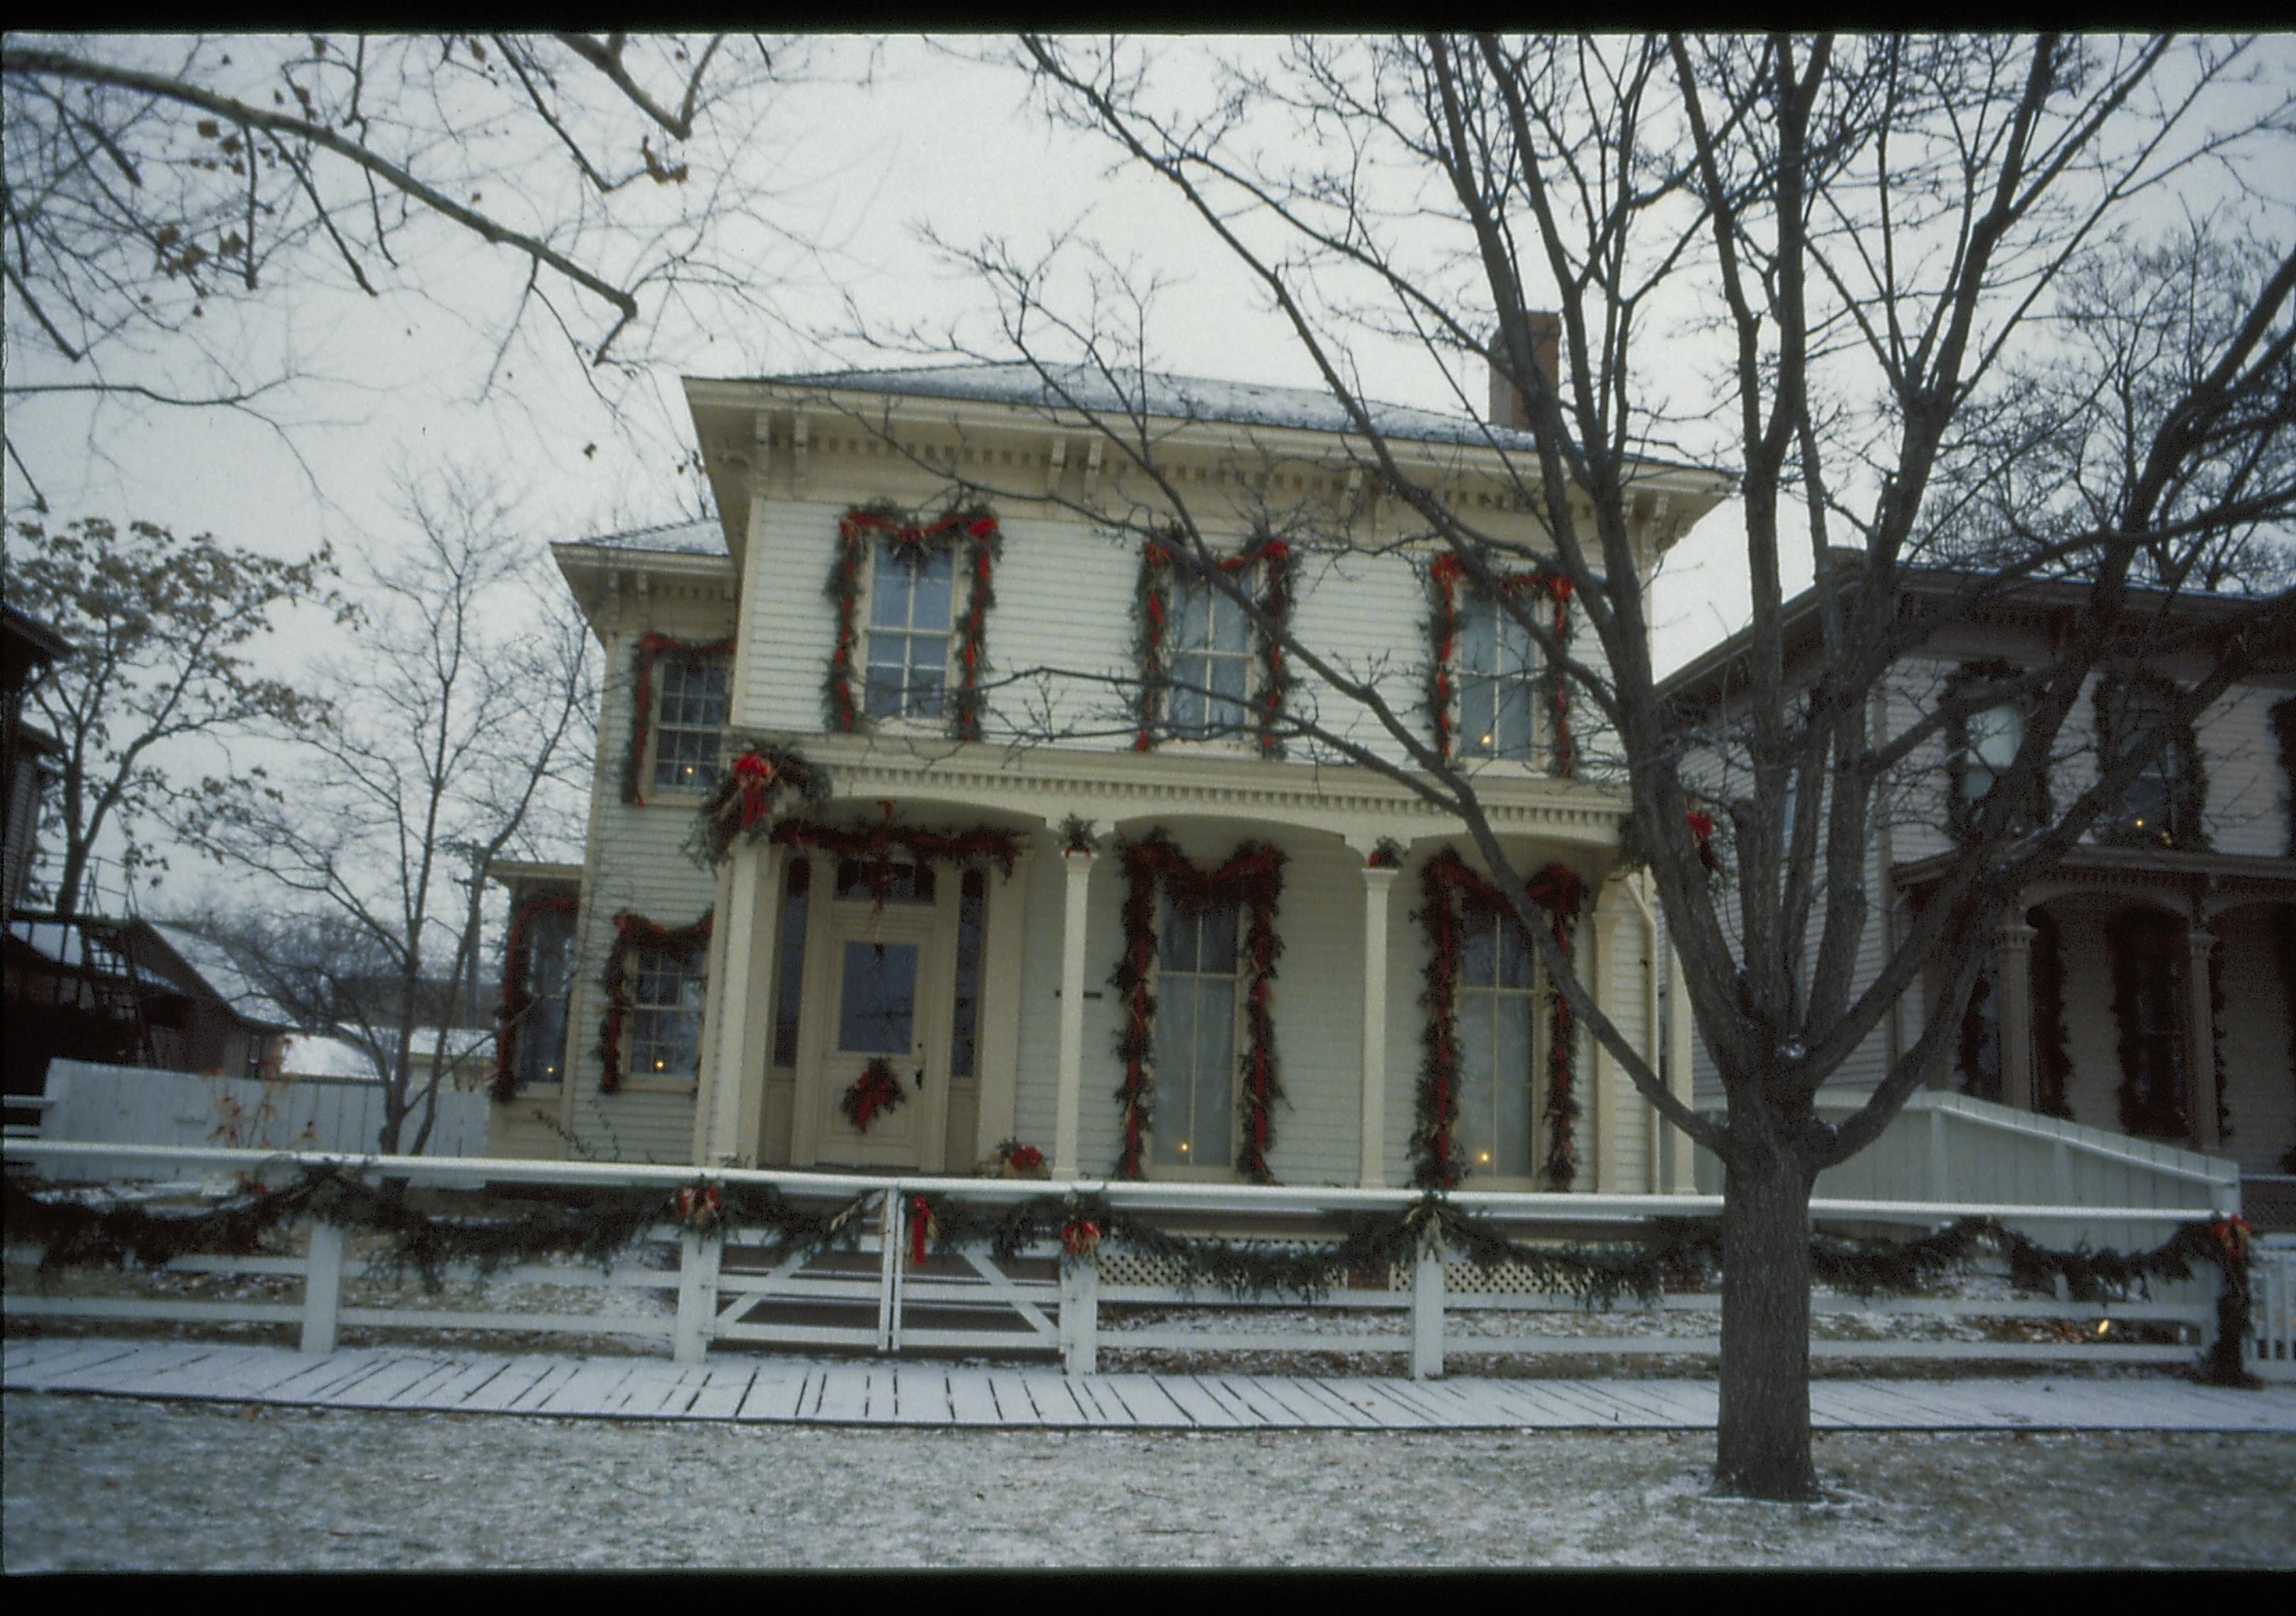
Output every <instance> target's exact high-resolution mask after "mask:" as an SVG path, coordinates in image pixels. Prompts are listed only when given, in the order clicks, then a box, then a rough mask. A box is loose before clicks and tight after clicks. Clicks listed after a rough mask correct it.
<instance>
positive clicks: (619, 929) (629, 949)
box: [598, 910, 709, 1095]
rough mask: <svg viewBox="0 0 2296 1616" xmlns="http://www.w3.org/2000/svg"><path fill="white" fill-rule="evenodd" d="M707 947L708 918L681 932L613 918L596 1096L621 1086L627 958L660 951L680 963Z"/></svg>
mask: <svg viewBox="0 0 2296 1616" xmlns="http://www.w3.org/2000/svg"><path fill="white" fill-rule="evenodd" d="M706 947H709V915H708V914H707V913H704V914H703V915H702V916H701V919H700V920H697V921H695V922H694V923H693V924H692V925H690V926H687V927H685V928H684V929H683V930H678V931H673V930H671V929H670V928H669V927H668V926H658V925H656V924H654V923H653V922H652V921H650V920H648V919H646V918H645V916H644V915H633V914H631V913H629V912H628V911H627V910H624V911H623V912H622V913H621V914H619V915H615V916H614V946H613V947H611V948H610V949H608V950H607V952H606V975H605V980H604V982H603V987H604V988H605V990H606V1013H605V1016H604V1018H603V1020H602V1021H600V1022H599V1024H598V1092H599V1093H601V1094H609V1095H610V1094H613V1093H614V1092H616V1091H617V1090H619V1088H620V1087H621V1086H622V1023H623V1022H624V1021H627V1019H628V1018H629V1013H630V985H629V972H630V956H632V955H634V954H635V953H636V952H637V951H638V950H639V949H640V948H659V949H660V950H662V951H663V952H665V953H669V954H675V955H676V956H678V957H679V958H681V959H691V958H693V956H694V955H695V954H696V953H698V952H699V951H700V950H701V949H703V948H706Z"/></svg>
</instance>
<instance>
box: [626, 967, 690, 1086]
mask: <svg viewBox="0 0 2296 1616" xmlns="http://www.w3.org/2000/svg"><path fill="white" fill-rule="evenodd" d="M708 971H709V950H707V949H706V948H693V949H690V950H678V949H670V948H641V949H639V950H638V951H637V956H636V958H635V960H634V961H633V962H632V964H631V976H632V982H631V988H632V991H631V994H630V1071H631V1072H632V1074H633V1075H635V1076H636V1077H638V1078H640V1079H646V1078H653V1079H662V1080H665V1081H667V1080H669V1079H685V1080H686V1081H688V1082H694V1081H698V1080H699V1079H700V1078H701V994H702V987H703V983H704V981H705V980H706V978H707V973H708Z"/></svg>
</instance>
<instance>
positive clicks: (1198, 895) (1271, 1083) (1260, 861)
mask: <svg viewBox="0 0 2296 1616" xmlns="http://www.w3.org/2000/svg"><path fill="white" fill-rule="evenodd" d="M1119 857H1121V858H1122V860H1123V864H1124V880H1125V892H1124V910H1123V917H1122V918H1123V926H1124V953H1123V956H1122V957H1121V958H1119V960H1118V962H1117V966H1116V970H1115V972H1114V973H1113V974H1111V976H1110V978H1109V985H1110V986H1111V987H1112V988H1115V989H1116V992H1117V997H1119V999H1121V1000H1122V1001H1123V1005H1124V1024H1123V1026H1122V1028H1121V1029H1119V1031H1118V1034H1117V1044H1116V1054H1117V1058H1118V1059H1119V1061H1121V1062H1123V1063H1124V1081H1123V1083H1122V1084H1121V1085H1120V1086H1119V1087H1118V1089H1117V1091H1116V1099H1117V1103H1119V1105H1120V1106H1121V1107H1122V1108H1123V1146H1122V1150H1121V1153H1120V1154H1119V1156H1118V1159H1117V1164H1116V1176H1117V1177H1119V1178H1137V1177H1140V1176H1141V1162H1140V1152H1141V1147H1142V1144H1143V1143H1144V1140H1145V1138H1146V1136H1147V1133H1148V1128H1149V1123H1150V1119H1151V1113H1152V1109H1153V1105H1152V1101H1153V1093H1152V1091H1153V1079H1152V1076H1151V1073H1152V1068H1153V1065H1154V1052H1155V1037H1154V1031H1153V1029H1154V1025H1155V1016H1156V1001H1155V999H1154V997H1152V994H1151V993H1150V991H1149V985H1150V983H1151V982H1152V981H1153V980H1154V971H1155V964H1156V894H1157V890H1158V887H1159V885H1160V886H1161V887H1162V890H1164V891H1165V892H1166V893H1167V894H1169V896H1170V898H1171V899H1172V901H1173V904H1174V905H1175V906H1176V907H1177V908H1179V909H1180V910H1182V911H1183V912H1185V913H1190V914H1194V913H1200V912H1201V911H1202V910H1204V909H1206V908H1209V907H1210V906H1213V905H1215V904H1227V903H1234V904H1236V905H1237V906H1240V907H1241V908H1242V910H1243V914H1244V934H1243V949H1242V953H1243V967H1244V972H1245V978H1244V1025H1245V1029H1246V1034H1247V1037H1248V1038H1249V1043H1248V1046H1247V1047H1246V1049H1245V1051H1244V1055H1243V1092H1242V1096H1241V1097H1240V1099H1239V1101H1238V1104H1237V1110H1238V1113H1239V1120H1241V1121H1242V1124H1243V1138H1242V1144H1240V1145H1239V1146H1238V1149H1237V1159H1236V1168H1237V1169H1238V1170H1239V1171H1240V1172H1242V1174H1243V1175H1244V1176H1245V1177H1248V1178H1250V1179H1251V1181H1252V1182H1254V1183H1256V1184H1268V1183H1272V1182H1273V1181H1274V1175H1273V1173H1271V1172H1270V1170H1269V1169H1268V1166H1267V1153H1268V1151H1269V1150H1270V1149H1272V1148H1273V1147H1274V1146H1275V1114H1274V1113H1275V1102H1276V1101H1278V1100H1280V1099H1282V1098H1283V1085H1282V1083H1281V1082H1280V1081H1278V1079H1277V1075H1276V1061H1275V1016H1274V1014H1273V1013H1271V1012H1270V1010H1269V1008H1268V995H1269V988H1270V987H1271V986H1272V985H1273V984H1274V982H1275V960H1276V956H1278V955H1280V954H1282V953H1283V939H1280V938H1278V937H1277V936H1276V934H1275V904H1276V899H1277V898H1279V897H1280V896H1281V895H1282V893H1283V853H1282V851H1281V850H1280V849H1276V848H1273V847H1270V846H1268V845H1267V843H1265V842H1259V841H1247V842H1245V843H1244V844H1243V845H1242V847H1240V848H1238V849H1236V850H1235V852H1234V856H1232V857H1230V858H1229V859H1228V861H1227V862H1226V864H1223V865H1220V866H1219V867H1218V868H1217V869H1212V870H1200V869H1198V868H1197V867H1196V866H1195V865H1193V864H1191V863H1189V862H1188V859H1187V857H1186V855H1185V854H1183V853H1182V852H1181V851H1180V849H1178V848H1177V846H1175V845H1174V844H1173V842H1172V840H1171V838H1170V837H1169V835H1167V834H1166V833H1164V832H1162V831H1160V830H1158V831H1152V832H1150V833H1148V834H1147V835H1146V836H1145V837H1144V838H1142V839H1141V840H1140V841H1130V842H1125V843H1123V844H1121V846H1120V847H1119Z"/></svg>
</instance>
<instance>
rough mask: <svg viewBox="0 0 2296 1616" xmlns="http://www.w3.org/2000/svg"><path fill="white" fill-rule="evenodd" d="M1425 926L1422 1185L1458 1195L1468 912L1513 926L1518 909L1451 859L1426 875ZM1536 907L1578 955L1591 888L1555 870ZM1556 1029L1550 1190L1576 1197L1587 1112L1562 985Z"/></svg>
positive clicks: (1417, 1159)
mask: <svg viewBox="0 0 2296 1616" xmlns="http://www.w3.org/2000/svg"><path fill="white" fill-rule="evenodd" d="M1419 882H1420V895H1421V899H1422V902H1421V905H1420V908H1419V916H1418V918H1419V923H1420V924H1421V926H1422V927H1423V928H1424V930H1425V931H1426V933H1427V968H1426V974H1425V979H1424V980H1425V982H1426V987H1425V989H1424V991H1423V993H1422V994H1421V996H1420V1001H1419V1002H1420V1003H1421V1004H1422V1005H1424V1006H1425V1007H1426V1010H1427V1025H1426V1029H1425V1030H1424V1031H1423V1033H1422V1034H1421V1035H1420V1038H1421V1043H1422V1045H1423V1047H1424V1049H1425V1051H1426V1053H1425V1054H1424V1055H1423V1057H1422V1059H1421V1062H1420V1066H1419V1088H1418V1095H1417V1101H1418V1103H1417V1113H1418V1117H1417V1124H1416V1126H1415V1128H1414V1129H1413V1131H1412V1135H1411V1155H1412V1175H1411V1181H1412V1183H1413V1184H1414V1185H1416V1186H1418V1187H1419V1188H1422V1189H1430V1190H1433V1189H1449V1188H1452V1187H1454V1186H1456V1185H1457V1184H1458V1183H1459V1182H1460V1180H1461V1179H1462V1178H1464V1177H1465V1176H1466V1170H1467V1169H1465V1168H1464V1167H1463V1166H1462V1165H1460V1164H1459V1163H1458V1162H1457V1161H1455V1160H1454V1159H1453V1157H1452V1153H1451V1134H1452V1129H1453V1128H1454V1127H1455V1126H1456V1124H1457V1122H1458V1119H1459V1087H1460V1079H1459V966H1460V959H1461V953H1462V949H1461V944H1460V940H1459V927H1460V911H1461V909H1463V908H1464V910H1465V911H1466V913H1467V914H1468V915H1472V916H1473V917H1475V918H1477V919H1488V918H1490V917H1492V916H1494V915H1497V916H1500V917H1505V918H1508V919H1509V920H1510V921H1511V920H1512V916H1513V908H1512V907H1511V906H1509V905H1508V903H1507V901H1506V898H1505V895H1504V894H1502V893H1501V892H1500V891H1499V890H1498V889H1497V887H1496V886H1494V885H1492V884H1491V883H1490V882H1488V881H1487V880H1485V879H1484V878H1483V877H1482V876H1480V875H1479V874H1476V873H1475V872H1474V871H1473V870H1472V869H1470V868H1469V867H1468V866H1467V864H1466V861H1465V860H1464V859H1462V858H1461V857H1459V856H1458V854H1456V853H1455V852H1453V851H1451V850H1450V849H1444V850H1443V851H1441V852H1439V853H1438V854H1436V855H1435V856H1434V857H1432V858H1430V859H1429V860H1428V861H1427V863H1426V865H1424V867H1423V868H1422V869H1421V871H1420V873H1419ZM1526 890H1527V891H1528V893H1529V898H1530V900H1531V901H1532V902H1533V903H1535V904H1537V905H1538V906H1539V907H1541V908H1542V909H1545V910H1546V913H1547V916H1548V923H1549V924H1550V926H1551V927H1552V928H1553V935H1554V946H1555V947H1557V948H1558V949H1560V950H1561V951H1562V955H1563V957H1564V958H1566V959H1567V958H1569V957H1570V941H1571V934H1572V932H1573V931H1574V930H1575V929H1576V927H1577V925H1578V920H1579V909H1580V906H1581V905H1582V904H1583V903H1584V902H1585V899H1586V883H1585V882H1582V881H1581V880H1580V879H1579V874H1578V872H1576V871H1575V870H1573V869H1571V868H1570V866H1569V865H1562V864H1553V865H1547V866H1546V868H1545V869H1543V870H1541V871H1539V872H1538V874H1536V875H1534V876H1532V877H1531V878H1530V880H1529V882H1527V883H1526ZM1547 992H1548V995H1549V996H1550V997H1549V1005H1548V1028H1547V1051H1546V1061H1547V1074H1546V1112H1545V1116H1546V1160H1545V1161H1544V1163H1543V1164H1542V1169H1541V1170H1542V1171H1543V1172H1544V1173H1545V1174H1546V1181H1547V1187H1548V1188H1549V1189H1554V1190H1567V1189H1569V1188H1570V1184H1571V1180H1572V1179H1573V1178H1575V1177H1577V1176H1578V1153H1577V1141H1576V1139H1575V1137H1574V1124H1575V1123H1576V1121H1577V1120H1578V1117H1579V1102H1578V1098H1577V1096H1576V1095H1575V1094H1574V1093H1573V1092H1572V1091H1573V1089H1574V1087H1575V1083H1576V1079H1575V1073H1574V1072H1573V1070H1572V1053H1573V1052H1572V1044H1573V1042H1574V1040H1575V1030H1576V1029H1575V1027H1574V1023H1573V1018H1572V1016H1571V1014H1570V1004H1569V1002H1568V1001H1567V1000H1565V999H1564V998H1563V997H1562V993H1561V992H1560V991H1559V990H1558V989H1557V988H1555V986H1554V983H1553V981H1552V980H1550V981H1549V982H1548V983H1547Z"/></svg>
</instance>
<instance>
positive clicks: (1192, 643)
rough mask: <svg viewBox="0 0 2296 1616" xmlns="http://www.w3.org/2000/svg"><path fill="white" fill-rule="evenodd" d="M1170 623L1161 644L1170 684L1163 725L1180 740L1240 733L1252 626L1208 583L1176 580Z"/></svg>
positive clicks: (1248, 692) (1246, 696)
mask: <svg viewBox="0 0 2296 1616" xmlns="http://www.w3.org/2000/svg"><path fill="white" fill-rule="evenodd" d="M1171 624H1172V627H1171V631H1170V634H1169V636H1168V638H1167V639H1166V642H1165V645H1166V657H1165V668H1166V669H1167V674H1168V677H1169V679H1170V681H1171V688H1170V689H1169V692H1168V693H1167V695H1166V698H1165V720H1166V725H1167V726H1168V727H1169V730H1170V731H1171V733H1172V734H1173V735H1174V736H1175V737H1176V738H1177V739H1179V740H1183V741H1209V740H1216V739H1218V738H1220V737H1223V736H1229V735H1234V734H1240V733H1242V730H1243V727H1244V723H1245V718H1246V703H1247V701H1249V699H1250V697H1251V619H1249V618H1247V617H1246V616H1245V615H1244V612H1243V608H1242V606H1240V605H1238V604H1237V603H1235V602H1234V601H1233V600H1231V599H1229V598H1228V597H1227V595H1225V594H1223V593H1222V592H1221V591H1220V590H1219V589H1218V588H1217V587H1215V586H1214V585H1213V584H1212V582H1211V580H1210V579H1209V578H1177V579H1175V580H1174V582H1173V585H1172V616H1171Z"/></svg>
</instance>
